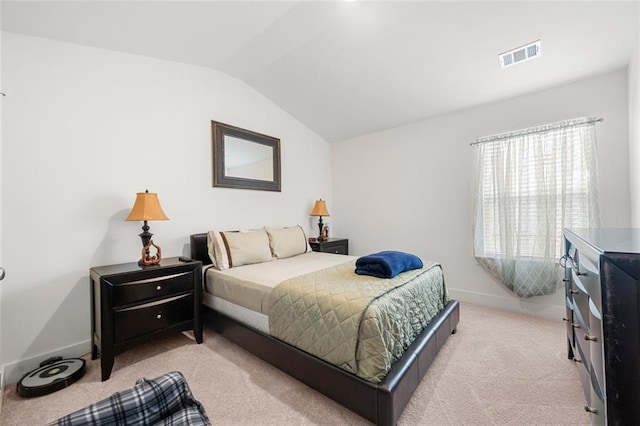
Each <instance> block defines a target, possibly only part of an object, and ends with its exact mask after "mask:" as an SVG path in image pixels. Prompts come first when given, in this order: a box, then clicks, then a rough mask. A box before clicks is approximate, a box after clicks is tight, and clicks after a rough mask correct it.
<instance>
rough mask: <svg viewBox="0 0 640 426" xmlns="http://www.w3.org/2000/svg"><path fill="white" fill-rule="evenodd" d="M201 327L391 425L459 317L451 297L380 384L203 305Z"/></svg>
mask: <svg viewBox="0 0 640 426" xmlns="http://www.w3.org/2000/svg"><path fill="white" fill-rule="evenodd" d="M204 308H205V309H204V310H205V312H204V321H205V325H206V326H207V327H209V328H211V329H212V330H214V331H215V332H217V333H219V334H221V335H222V336H224V337H225V338H227V339H228V340H230V341H232V342H234V343H236V344H237V345H238V346H240V347H242V348H244V349H246V350H247V351H249V352H251V353H252V354H254V355H256V356H257V357H259V358H261V359H262V360H264V361H266V362H268V363H269V364H271V365H273V366H275V367H277V368H279V369H280V370H282V371H284V372H285V373H287V374H289V375H290V376H292V377H294V378H296V379H298V380H300V381H301V382H303V383H305V384H306V385H308V386H310V387H311V388H313V389H315V390H317V391H318V392H320V393H322V394H324V395H326V396H328V397H329V398H331V399H333V400H334V401H336V402H338V403H340V404H341V405H343V406H345V407H346V408H348V409H350V410H351V411H353V412H355V413H357V414H359V415H360V416H362V417H364V418H365V419H367V420H370V421H372V422H374V423H376V424H379V425H395V424H396V422H397V421H398V418H399V417H400V415H401V414H402V411H403V410H404V408H405V407H406V405H407V404H408V403H409V400H410V399H411V397H412V396H413V393H414V391H415V390H416V388H417V387H418V385H419V384H420V381H421V380H422V378H423V377H424V375H425V373H426V372H427V370H428V369H429V366H430V365H431V363H432V362H433V360H434V359H435V357H436V355H437V353H438V352H439V351H440V348H442V346H443V345H444V342H445V341H446V340H447V338H448V337H449V335H451V334H452V333H454V332H455V330H456V327H457V324H458V322H459V318H460V313H459V312H460V311H459V303H458V301H455V300H453V301H450V302H449V303H448V304H447V305H446V306H445V308H444V309H443V310H442V311H441V312H440V313H439V314H438V316H436V318H434V319H433V321H432V322H431V323H430V324H429V325H428V326H427V327H426V328H425V329H424V330H423V332H422V333H421V334H420V335H419V336H418V338H417V339H416V340H415V342H414V343H413V344H412V345H411V346H410V347H409V348H408V349H407V351H406V352H405V354H404V355H403V357H402V358H400V359H399V360H398V361H397V362H396V363H395V364H394V366H393V367H392V368H391V370H390V371H389V373H388V374H387V376H386V378H385V379H384V380H383V381H382V383H380V384H379V385H375V384H373V383H370V382H367V381H365V380H362V379H361V378H359V377H357V376H355V375H354V374H351V373H348V372H346V371H344V370H341V369H339V368H338V367H335V366H333V365H331V364H329V363H327V362H325V361H323V360H321V359H319V358H316V357H314V356H312V355H309V354H308V353H306V352H304V351H301V350H299V349H297V348H295V347H293V346H291V345H288V344H287V343H284V342H282V341H280V340H278V339H275V338H273V337H271V336H269V335H268V334H265V333H262V332H260V331H257V330H254V329H252V328H250V327H247V326H245V325H243V324H240V323H238V322H236V321H234V320H232V319H230V318H227V317H225V316H224V315H221V314H218V313H216V312H214V311H213V310H211V309H209V308H207V307H204Z"/></svg>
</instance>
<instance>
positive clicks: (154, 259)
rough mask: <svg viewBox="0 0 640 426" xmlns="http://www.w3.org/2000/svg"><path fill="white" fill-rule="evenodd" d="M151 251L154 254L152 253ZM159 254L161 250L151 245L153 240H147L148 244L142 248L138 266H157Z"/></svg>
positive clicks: (159, 258)
mask: <svg viewBox="0 0 640 426" xmlns="http://www.w3.org/2000/svg"><path fill="white" fill-rule="evenodd" d="M152 251H153V252H155V253H152ZM161 253H162V250H160V246H157V245H155V244H153V240H149V244H147V245H146V246H144V247H143V248H142V259H140V261H139V262H138V264H141V265H143V266H149V265H157V264H158V263H160V260H161V259H162V255H161ZM140 262H142V263H140Z"/></svg>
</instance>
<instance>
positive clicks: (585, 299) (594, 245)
mask: <svg viewBox="0 0 640 426" xmlns="http://www.w3.org/2000/svg"><path fill="white" fill-rule="evenodd" d="M564 236H565V239H564V243H565V257H564V258H563V263H564V266H565V280H564V281H565V301H566V311H567V312H566V318H565V320H566V322H567V343H568V356H569V359H571V360H573V361H574V362H575V363H576V366H577V369H578V371H579V374H580V380H581V382H582V387H583V389H584V393H585V400H586V405H585V410H586V411H588V412H590V413H591V423H592V424H597V425H603V424H608V425H640V309H639V308H640V281H639V280H640V229H623V228H608V229H605V228H592V229H571V230H569V229H565V232H564Z"/></svg>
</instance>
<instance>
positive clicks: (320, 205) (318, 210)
mask: <svg viewBox="0 0 640 426" xmlns="http://www.w3.org/2000/svg"><path fill="white" fill-rule="evenodd" d="M309 216H331V215H330V214H329V211H328V210H327V205H326V203H325V202H324V200H323V199H322V198H321V199H319V200H318V201H316V203H315V204H314V206H313V209H312V210H311V213H309Z"/></svg>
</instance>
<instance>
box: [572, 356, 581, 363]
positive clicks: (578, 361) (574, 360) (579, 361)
mask: <svg viewBox="0 0 640 426" xmlns="http://www.w3.org/2000/svg"><path fill="white" fill-rule="evenodd" d="M572 361H573V362H577V363H582V360H581V359H578V358H576V357H575V356H574V357H573V360H572Z"/></svg>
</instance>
